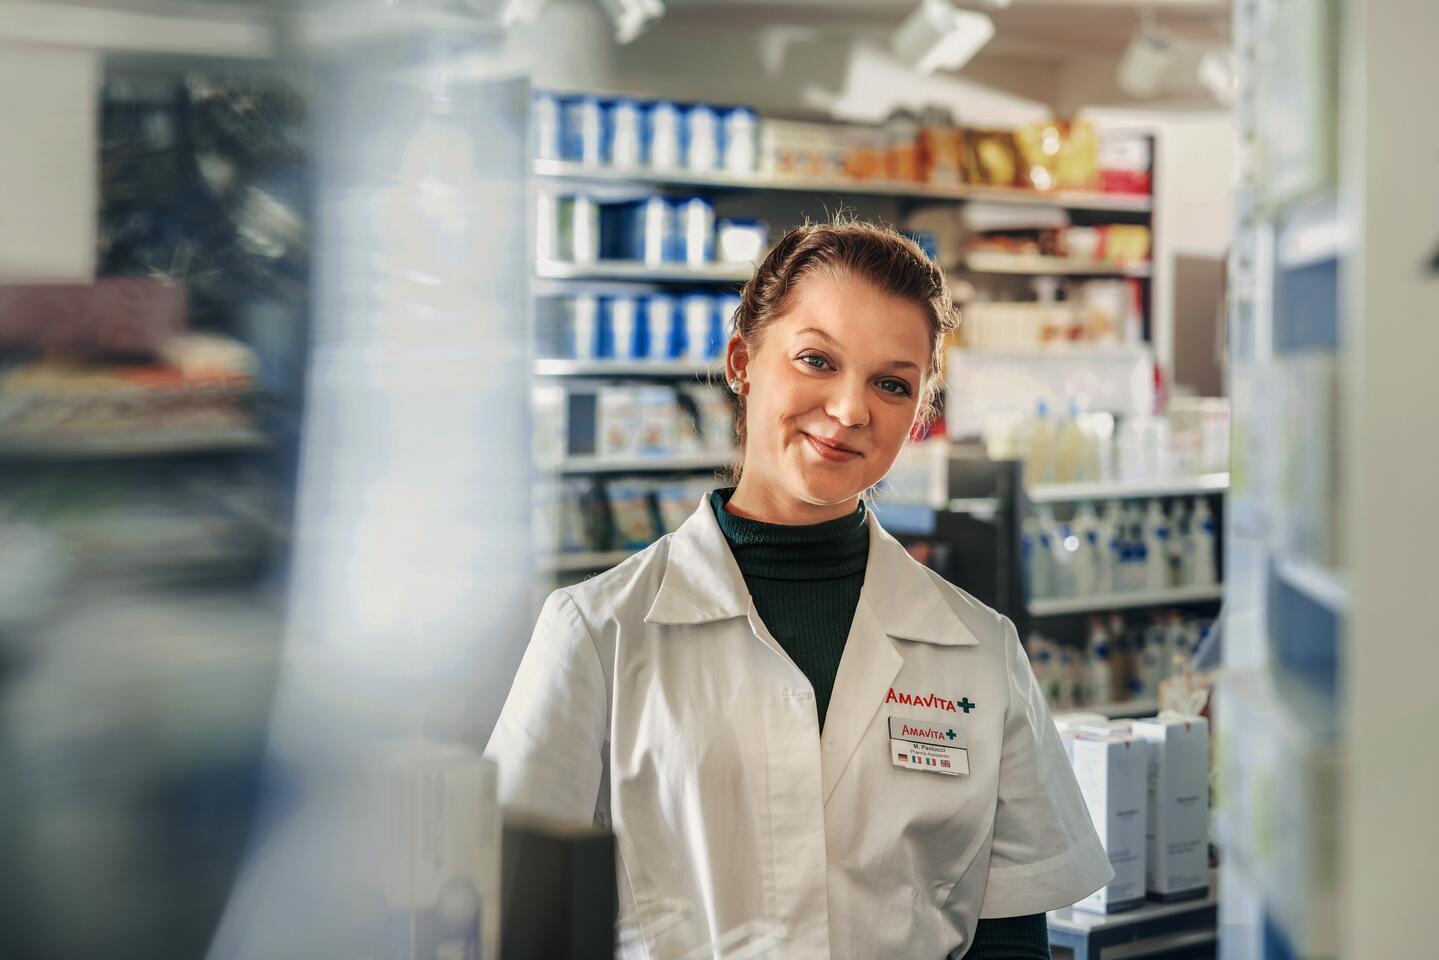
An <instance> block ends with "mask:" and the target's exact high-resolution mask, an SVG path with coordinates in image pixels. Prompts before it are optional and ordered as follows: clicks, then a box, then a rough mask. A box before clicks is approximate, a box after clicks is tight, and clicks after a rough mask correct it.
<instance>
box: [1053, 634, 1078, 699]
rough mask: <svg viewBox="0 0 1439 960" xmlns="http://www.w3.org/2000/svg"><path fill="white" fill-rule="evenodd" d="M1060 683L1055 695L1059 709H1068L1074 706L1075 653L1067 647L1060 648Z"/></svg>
mask: <svg viewBox="0 0 1439 960" xmlns="http://www.w3.org/2000/svg"><path fill="white" fill-rule="evenodd" d="M1058 660H1059V668H1058V673H1059V677H1058V679H1059V683H1058V689H1057V690H1056V692H1055V696H1054V706H1055V709H1057V710H1068V709H1069V708H1070V707H1072V706H1074V655H1073V654H1072V653H1070V651H1069V649H1068V648H1067V647H1062V648H1060V650H1059V656H1058Z"/></svg>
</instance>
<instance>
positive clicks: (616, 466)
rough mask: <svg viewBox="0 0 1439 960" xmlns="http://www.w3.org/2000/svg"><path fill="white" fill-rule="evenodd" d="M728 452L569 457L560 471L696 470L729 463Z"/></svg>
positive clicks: (649, 471)
mask: <svg viewBox="0 0 1439 960" xmlns="http://www.w3.org/2000/svg"><path fill="white" fill-rule="evenodd" d="M731 459H732V458H731V457H730V456H729V455H728V454H714V453H699V454H694V455H691V456H682V457H566V458H565V459H563V460H561V461H560V462H559V464H558V468H559V472H560V473H565V474H582V473H694V472H698V471H702V470H719V469H722V468H723V467H725V466H728V465H729V463H730V461H731Z"/></svg>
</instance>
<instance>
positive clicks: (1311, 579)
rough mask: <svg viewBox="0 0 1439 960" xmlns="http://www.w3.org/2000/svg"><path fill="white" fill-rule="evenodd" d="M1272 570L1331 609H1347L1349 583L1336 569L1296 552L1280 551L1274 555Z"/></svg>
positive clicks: (1340, 612)
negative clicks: (1284, 552)
mask: <svg viewBox="0 0 1439 960" xmlns="http://www.w3.org/2000/svg"><path fill="white" fill-rule="evenodd" d="M1274 573H1275V575H1276V576H1278V577H1279V579H1280V580H1283V581H1284V582H1285V583H1287V584H1289V586H1291V587H1293V588H1294V589H1295V590H1298V591H1299V592H1300V593H1302V594H1304V595H1305V596H1307V597H1309V598H1310V599H1312V600H1314V601H1315V602H1316V603H1319V604H1321V605H1323V606H1324V607H1327V608H1328V609H1329V611H1330V612H1331V613H1336V614H1342V613H1344V612H1345V611H1346V610H1348V609H1349V583H1348V581H1347V580H1345V578H1344V575H1343V574H1341V573H1340V572H1339V571H1337V570H1334V569H1331V568H1329V567H1325V566H1322V565H1320V564H1318V563H1315V562H1314V561H1313V560H1309V559H1306V558H1304V557H1301V556H1298V555H1296V554H1279V555H1276V556H1275V557H1274Z"/></svg>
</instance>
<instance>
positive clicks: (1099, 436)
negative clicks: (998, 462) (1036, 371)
mask: <svg viewBox="0 0 1439 960" xmlns="http://www.w3.org/2000/svg"><path fill="white" fill-rule="evenodd" d="M1113 430H1114V420H1113V418H1112V417H1109V416H1107V415H1102V416H1100V417H1088V416H1085V415H1084V414H1083V413H1082V412H1081V409H1080V404H1079V403H1078V402H1077V401H1070V404H1069V416H1067V417H1064V416H1051V415H1050V412H1049V405H1048V404H1047V403H1045V401H1043V400H1041V401H1039V403H1038V405H1037V406H1036V408H1035V413H1034V416H1033V417H1029V418H1027V419H1025V420H1023V421H1021V422H1020V423H1019V424H1018V425H1017V426H1016V427H1015V429H1014V432H1013V435H1012V436H1011V437H1010V438H1008V440H1009V446H1010V449H1009V451H1008V453H1009V455H1012V456H1014V457H1017V458H1018V459H1020V460H1023V461H1024V480H1025V483H1026V484H1028V485H1030V486H1033V485H1036V484H1041V483H1093V482H1097V481H1099V480H1104V479H1107V478H1108V474H1109V470H1108V469H1107V465H1108V462H1109V460H1110V456H1111V454H1110V445H1111V444H1110V441H1111V438H1112V435H1113ZM991 456H993V452H991Z"/></svg>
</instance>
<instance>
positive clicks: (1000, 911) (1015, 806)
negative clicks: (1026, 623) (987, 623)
mask: <svg viewBox="0 0 1439 960" xmlns="http://www.w3.org/2000/svg"><path fill="white" fill-rule="evenodd" d="M1003 627H1004V655H1005V666H1006V669H1007V671H1008V674H1009V704H1008V709H1007V711H1006V714H1005V721H1004V747H1003V750H1002V753H1001V756H1000V761H999V799H998V804H997V806H996V809H995V817H994V845H993V848H992V851H991V854H990V861H989V877H988V880H987V882H986V885H985V892H984V903H983V905H982V906H981V908H980V914H979V915H980V917H981V918H992V917H1018V916H1024V915H1026V914H1031V913H1042V912H1044V911H1046V910H1056V909H1059V908H1060V907H1066V906H1069V905H1070V904H1072V903H1075V902H1076V901H1078V900H1082V899H1083V898H1084V897H1087V896H1088V895H1089V894H1091V893H1093V892H1094V891H1095V890H1098V889H1099V888H1100V887H1102V886H1103V885H1104V884H1106V883H1108V882H1109V881H1110V880H1111V879H1113V877H1114V871H1113V870H1112V869H1110V866H1109V858H1108V856H1107V855H1106V854H1105V852H1104V848H1103V847H1102V846H1101V845H1100V843H1099V837H1098V836H1097V835H1096V834H1095V832H1094V825H1093V823H1092V822H1091V821H1090V818H1089V811H1088V809H1087V808H1086V807H1085V805H1084V798H1083V797H1082V796H1081V795H1080V792H1079V784H1078V783H1077V782H1076V781H1075V779H1074V771H1073V770H1072V769H1071V768H1070V765H1069V760H1068V759H1067V758H1066V757H1065V755H1064V747H1063V745H1062V744H1061V743H1060V740H1059V732H1058V731H1057V730H1056V729H1055V727H1054V720H1053V718H1051V717H1050V715H1049V708H1048V707H1047V706H1046V705H1045V702H1044V694H1043V693H1042V691H1041V690H1040V688H1039V684H1038V683H1037V682H1036V681H1035V679H1034V671H1033V670H1031V669H1030V666H1029V658H1028V657H1026V656H1025V655H1024V648H1023V647H1021V646H1020V644H1019V635H1018V634H1017V633H1016V632H1015V629H1014V624H1013V623H1011V622H1010V621H1009V619H1008V618H1004V619H1003Z"/></svg>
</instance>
